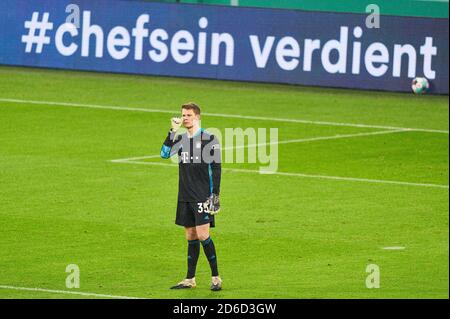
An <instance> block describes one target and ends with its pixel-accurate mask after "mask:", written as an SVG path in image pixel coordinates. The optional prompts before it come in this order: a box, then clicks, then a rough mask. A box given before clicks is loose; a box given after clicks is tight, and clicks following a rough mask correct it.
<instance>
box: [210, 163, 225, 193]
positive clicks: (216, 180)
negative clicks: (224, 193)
mask: <svg viewBox="0 0 450 319" xmlns="http://www.w3.org/2000/svg"><path fill="white" fill-rule="evenodd" d="M211 171H212V181H213V187H212V192H213V193H214V194H217V195H219V194H220V179H221V176H222V164H221V163H220V162H219V163H216V162H214V163H212V164H211Z"/></svg>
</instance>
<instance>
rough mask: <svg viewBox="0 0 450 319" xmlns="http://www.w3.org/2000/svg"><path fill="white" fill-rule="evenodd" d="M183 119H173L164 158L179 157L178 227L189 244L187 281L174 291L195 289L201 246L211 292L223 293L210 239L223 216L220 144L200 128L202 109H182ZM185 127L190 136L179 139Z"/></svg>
mask: <svg viewBox="0 0 450 319" xmlns="http://www.w3.org/2000/svg"><path fill="white" fill-rule="evenodd" d="M181 115H182V119H179V118H172V120H171V122H172V123H171V124H172V128H171V129H170V131H169V133H168V135H167V137H166V140H165V141H164V144H163V145H162V148H161V157H162V158H170V157H171V156H172V155H175V154H177V155H178V162H179V183H178V207H177V214H176V220H175V224H177V225H180V226H184V229H185V233H186V239H187V241H188V256H187V268H188V269H187V275H186V278H185V279H184V280H183V281H181V282H180V283H178V284H177V285H175V286H173V287H171V289H183V288H194V287H195V286H196V282H195V270H196V267H197V261H198V257H199V254H200V243H201V245H202V246H203V250H204V252H205V255H206V257H207V259H208V261H209V265H210V267H211V274H212V284H211V290H213V291H217V290H221V289H222V279H221V278H220V277H219V272H218V268H217V254H216V248H215V247H214V242H213V241H212V239H211V237H210V235H209V229H210V227H215V220H214V217H215V216H214V215H215V214H217V213H218V212H219V209H220V203H219V192H220V177H221V158H220V156H221V154H220V144H219V141H218V140H217V138H216V137H215V136H214V135H211V134H209V133H208V132H206V131H205V130H203V129H202V128H201V127H200V108H199V107H198V106H197V105H196V104H195V103H187V104H184V105H182V107H181ZM181 125H183V126H184V128H185V129H186V131H187V132H186V133H184V134H179V135H177V131H178V129H179V128H180V126H181Z"/></svg>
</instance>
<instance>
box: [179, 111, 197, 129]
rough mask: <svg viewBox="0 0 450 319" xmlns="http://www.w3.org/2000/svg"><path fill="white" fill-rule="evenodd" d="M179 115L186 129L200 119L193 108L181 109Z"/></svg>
mask: <svg viewBox="0 0 450 319" xmlns="http://www.w3.org/2000/svg"><path fill="white" fill-rule="evenodd" d="M181 116H182V118H183V126H184V127H185V128H187V129H190V128H192V127H193V126H194V124H195V123H198V121H199V120H200V117H199V116H198V115H196V114H195V113H194V110H186V109H183V110H182V111H181Z"/></svg>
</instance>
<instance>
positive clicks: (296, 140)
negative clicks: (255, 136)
mask: <svg viewBox="0 0 450 319" xmlns="http://www.w3.org/2000/svg"><path fill="white" fill-rule="evenodd" d="M410 131H411V130H409V129H401V130H389V131H376V132H362V133H355V134H337V135H331V136H317V137H308V138H300V139H293V140H285V141H278V142H269V143H260V144H248V145H237V146H229V147H224V148H222V150H223V151H228V150H237V149H245V148H252V147H263V146H267V145H281V144H291V143H306V142H314V141H326V140H338V139H342V138H352V137H364V136H372V135H382V134H392V133H400V132H410ZM160 156H161V155H159V154H156V155H147V156H139V157H129V158H118V159H113V160H111V161H112V162H129V161H135V160H143V159H151V158H158V157H160Z"/></svg>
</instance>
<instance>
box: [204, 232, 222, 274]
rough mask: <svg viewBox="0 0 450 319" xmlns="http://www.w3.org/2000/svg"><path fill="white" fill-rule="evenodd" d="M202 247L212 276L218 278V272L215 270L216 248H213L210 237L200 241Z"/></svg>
mask: <svg viewBox="0 0 450 319" xmlns="http://www.w3.org/2000/svg"><path fill="white" fill-rule="evenodd" d="M202 245H203V250H204V251H205V255H206V258H208V261H209V266H210V267H211V274H212V276H219V271H218V270H217V256H216V248H215V247H214V242H213V241H212V239H211V237H208V239H206V240H204V241H202Z"/></svg>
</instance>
